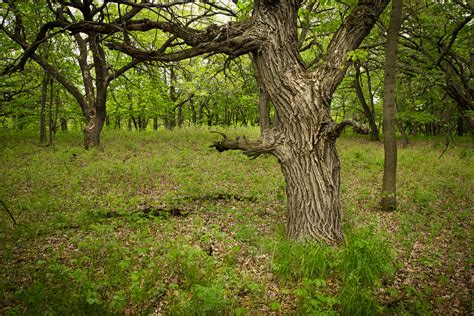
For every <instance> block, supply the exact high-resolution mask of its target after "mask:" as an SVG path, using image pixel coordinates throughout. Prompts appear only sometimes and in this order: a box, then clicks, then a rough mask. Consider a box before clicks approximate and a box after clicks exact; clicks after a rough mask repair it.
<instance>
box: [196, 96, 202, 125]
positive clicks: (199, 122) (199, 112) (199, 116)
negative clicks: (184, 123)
mask: <svg viewBox="0 0 474 316" xmlns="http://www.w3.org/2000/svg"><path fill="white" fill-rule="evenodd" d="M203 111H204V104H203V101H201V102H199V106H198V116H197V123H198V125H199V126H202V117H203V114H204V113H203Z"/></svg>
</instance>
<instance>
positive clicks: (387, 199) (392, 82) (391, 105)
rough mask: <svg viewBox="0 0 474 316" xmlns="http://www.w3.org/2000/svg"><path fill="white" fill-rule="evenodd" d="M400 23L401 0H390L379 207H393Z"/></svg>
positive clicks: (386, 209) (395, 190)
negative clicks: (382, 165) (390, 10)
mask: <svg viewBox="0 0 474 316" xmlns="http://www.w3.org/2000/svg"><path fill="white" fill-rule="evenodd" d="M401 23H402V0H392V12H391V15H390V24H389V28H388V34H387V44H386V47H385V79H384V105H383V139H384V173H383V185H382V199H381V202H380V205H381V208H382V210H384V211H391V210H395V209H396V208H397V195H396V192H397V182H396V179H397V139H396V129H395V125H396V119H395V115H396V111H397V107H396V83H397V82H396V71H397V68H396V67H397V39H398V32H399V30H400V26H401Z"/></svg>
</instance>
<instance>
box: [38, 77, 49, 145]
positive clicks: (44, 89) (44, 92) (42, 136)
mask: <svg viewBox="0 0 474 316" xmlns="http://www.w3.org/2000/svg"><path fill="white" fill-rule="evenodd" d="M49 78H50V76H49V74H47V73H45V74H44V76H43V83H42V85H41V102H40V106H41V108H40V124H39V129H40V130H39V144H40V146H45V145H46V102H47V99H48V83H49Z"/></svg>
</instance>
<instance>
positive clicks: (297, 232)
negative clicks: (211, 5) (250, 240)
mask: <svg viewBox="0 0 474 316" xmlns="http://www.w3.org/2000/svg"><path fill="white" fill-rule="evenodd" d="M387 4H388V1H384V0H360V1H359V2H358V4H357V5H356V6H355V7H354V9H353V11H352V12H351V13H350V14H349V15H348V17H347V18H346V19H345V21H344V22H343V23H342V24H341V25H340V27H339V28H338V30H337V31H336V33H335V34H334V36H333V38H332V40H331V42H330V43H329V46H328V48H327V50H326V52H325V54H323V55H321V56H320V58H319V61H318V63H315V64H314V67H313V68H312V69H306V68H305V66H304V65H303V63H302V62H301V57H300V55H299V51H298V30H297V13H298V10H299V8H300V6H301V5H302V1H300V0H255V1H254V9H253V12H252V16H251V17H250V18H249V19H248V20H245V21H243V22H231V23H228V24H227V25H224V26H222V27H218V26H217V27H216V26H215V25H213V26H211V27H209V28H207V29H206V30H204V31H199V30H193V29H190V28H189V27H187V26H183V24H181V23H174V22H173V21H166V22H162V21H151V20H140V21H136V22H131V23H128V24H127V25H126V27H127V28H128V29H129V30H135V31H137V30H141V31H145V30H150V29H153V28H158V29H161V30H163V31H165V32H168V33H171V34H173V35H174V36H175V37H178V38H181V39H182V40H183V41H184V42H185V43H186V44H187V45H188V46H189V47H190V48H186V49H184V50H183V51H181V52H173V53H166V52H164V51H160V50H158V51H153V52H146V51H142V50H140V49H137V48H135V47H133V46H131V45H129V44H127V43H125V42H124V43H111V44H110V45H109V47H110V48H113V49H117V50H121V51H123V52H125V53H127V54H129V55H131V56H133V57H135V58H141V59H147V60H159V61H162V62H171V61H176V60H181V59H185V58H190V57H193V56H196V55H201V54H205V53H209V52H214V53H224V54H228V55H230V56H231V57H235V56H239V55H242V54H248V53H252V54H253V56H254V62H255V68H256V72H257V80H258V83H259V87H262V88H263V89H264V91H265V92H266V94H267V95H268V98H269V100H270V101H271V102H272V105H273V106H274V108H275V110H276V116H277V118H278V124H273V125H272V126H271V127H270V128H268V129H267V130H266V132H265V133H263V134H262V136H261V137H260V139H258V140H255V141H250V140H246V139H244V138H240V139H236V140H229V139H227V138H224V139H223V140H221V141H218V142H215V143H214V144H213V146H214V147H215V148H216V149H217V150H219V151H225V150H242V151H243V152H244V153H245V154H247V155H249V156H252V157H257V156H258V155H260V154H263V153H271V154H273V155H275V156H276V157H277V158H278V160H279V162H280V164H281V167H282V170H283V173H284V176H285V179H286V182H287V188H286V192H287V197H288V222H287V235H288V237H289V238H291V239H295V240H305V239H312V240H320V241H326V242H328V243H331V244H338V243H340V242H341V241H342V240H343V235H342V232H341V217H342V216H341V208H340V194H339V171H340V167H339V158H338V155H337V151H336V145H335V142H336V139H337V137H338V136H339V135H340V133H341V132H342V130H343V128H344V127H345V126H347V125H353V126H354V127H356V128H357V129H359V130H360V126H358V125H357V124H355V123H354V122H351V121H343V122H340V123H337V122H334V121H333V120H332V119H331V117H330V104H331V97H332V95H333V93H334V91H335V89H336V87H337V86H338V85H339V83H340V82H341V80H342V79H343V77H344V75H345V72H346V70H347V67H348V66H349V61H348V53H349V52H350V51H352V50H354V49H356V48H357V47H359V45H360V43H361V42H362V40H363V39H364V38H365V37H366V36H367V34H368V33H369V32H370V30H371V28H372V26H373V25H374V24H375V22H376V21H377V19H378V17H379V15H380V14H381V12H382V11H383V9H384V8H385V7H386V6H387ZM110 29H112V28H110V27H104V32H105V31H107V30H110ZM208 112H209V110H208ZM216 120H217V115H216ZM208 121H210V113H208Z"/></svg>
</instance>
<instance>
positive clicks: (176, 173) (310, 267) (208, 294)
mask: <svg viewBox="0 0 474 316" xmlns="http://www.w3.org/2000/svg"><path fill="white" fill-rule="evenodd" d="M226 133H227V134H228V135H229V136H231V137H233V136H237V135H245V136H247V137H249V138H251V137H256V136H257V135H258V131H257V130H256V129H250V128H249V129H243V128H233V129H229V130H226ZM36 138H37V137H36V135H35V134H34V133H31V132H22V133H19V132H11V131H1V132H0V142H1V144H2V147H1V149H0V162H1V163H2V165H3V170H4V172H2V173H1V174H0V199H1V200H2V201H4V202H5V204H6V205H7V207H8V208H9V210H10V211H11V212H12V213H13V214H14V216H15V219H16V221H17V222H18V223H19V224H18V225H16V226H15V225H13V224H12V221H11V220H10V218H9V215H8V213H7V212H6V211H4V210H0V266H1V267H2V268H1V269H0V314H53V315H63V314H77V315H86V314H87V315H90V314H91V315H107V314H124V313H128V314H153V313H165V314H183V315H188V314H218V313H221V314H222V313H225V314H238V315H242V314H246V313H257V314H261V313H270V312H277V313H299V314H319V313H324V314H328V315H331V314H344V315H353V314H354V315H369V314H380V313H395V314H411V313H416V312H417V311H420V310H421V311H423V312H425V313H430V312H433V311H437V312H439V311H440V310H443V308H447V307H449V306H450V305H449V300H447V299H445V298H443V297H446V291H450V292H453V293H457V294H456V295H457V297H456V299H457V300H458V301H460V302H466V303H465V304H466V305H461V306H460V307H458V308H459V309H460V310H465V311H467V307H468V306H469V305H468V304H469V303H468V302H470V300H469V292H468V290H467V292H466V289H464V288H462V287H455V288H449V287H450V286H452V284H453V283H457V284H459V283H462V282H461V281H462V277H463V275H464V276H465V275H467V272H468V271H469V267H470V266H471V264H472V259H470V258H471V256H470V253H471V251H470V249H471V248H470V247H472V246H470V245H472V233H471V232H472V231H473V230H472V205H473V203H472V202H473V200H472V193H473V188H474V185H473V179H474V170H473V168H472V167H471V166H472V165H474V164H473V163H474V158H473V150H472V149H471V148H468V147H465V146H464V145H463V146H459V147H452V148H449V149H448V151H447V152H446V153H445V154H444V155H443V157H441V158H438V157H439V155H440V153H441V152H442V150H443V140H442V139H440V140H436V139H431V140H417V142H416V143H415V144H414V145H411V146H409V147H408V148H405V149H400V151H399V177H398V197H399V203H400V207H399V210H398V211H397V212H394V213H382V212H379V211H378V201H379V198H380V186H381V177H382V171H383V147H382V145H381V144H374V143H370V142H367V141H365V140H363V139H361V138H342V139H340V140H339V141H338V149H339V153H340V156H341V167H342V169H341V183H342V187H341V192H342V199H341V202H342V207H343V210H344V232H345V237H346V240H345V244H344V245H341V246H339V247H337V248H331V247H329V246H327V245H325V244H311V243H301V244H298V243H294V242H292V241H288V240H286V239H285V237H284V223H285V203H286V202H285V200H286V198H285V183H284V179H283V176H282V174H281V170H280V167H279V165H278V163H277V161H276V159H275V158H273V157H270V156H263V157H260V158H258V159H257V160H249V159H248V158H246V157H245V156H244V155H242V154H240V153H238V152H226V153H223V154H220V153H218V152H216V151H215V150H214V149H212V148H209V147H208V146H209V144H210V143H211V142H212V141H214V140H217V139H219V138H220V136H219V135H216V134H212V133H209V131H208V130H205V129H180V130H175V131H172V132H171V131H164V130H160V131H158V132H143V133H131V132H126V131H105V132H104V133H103V137H102V142H103V144H104V150H90V151H84V150H83V149H82V148H81V141H82V139H81V135H80V134H77V133H62V134H58V137H57V141H56V143H55V145H54V146H53V147H46V148H40V147H37V146H36ZM407 271H413V272H407ZM407 275H408V276H407ZM458 275H461V276H460V277H458ZM406 280H409V281H410V282H405V283H404V281H406ZM460 280H461V281H460ZM401 292H406V293H407V294H406V295H405V296H404V297H403V298H402V299H400V300H398V301H397V302H396V303H392V304H388V305H387V304H386V303H385V302H386V301H390V300H395V301H396V297H397V295H398V294H399V293H401ZM433 302H434V303H433ZM463 306H464V307H463ZM463 308H464V309H463Z"/></svg>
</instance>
